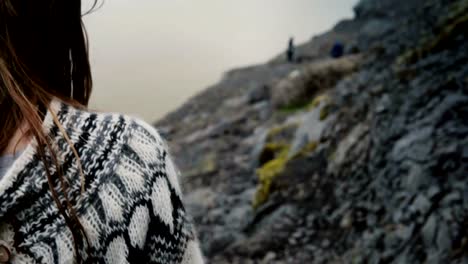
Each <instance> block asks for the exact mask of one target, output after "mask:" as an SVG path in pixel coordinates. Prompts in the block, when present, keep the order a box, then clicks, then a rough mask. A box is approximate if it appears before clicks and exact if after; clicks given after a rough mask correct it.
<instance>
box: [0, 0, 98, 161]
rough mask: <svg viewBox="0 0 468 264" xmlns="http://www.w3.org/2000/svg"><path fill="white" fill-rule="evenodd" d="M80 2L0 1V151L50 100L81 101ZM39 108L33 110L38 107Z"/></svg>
mask: <svg viewBox="0 0 468 264" xmlns="http://www.w3.org/2000/svg"><path fill="white" fill-rule="evenodd" d="M81 17H82V10H81V0H21V1H19V0H2V1H0V113H1V115H0V130H1V131H2V132H1V133H0V153H1V152H2V151H3V150H4V149H5V147H6V145H7V143H8V142H7V141H9V139H10V138H11V136H12V134H13V133H14V132H15V131H16V130H17V128H18V127H19V125H20V124H21V123H24V122H27V123H29V127H30V128H31V130H38V129H40V128H39V126H40V122H41V120H40V113H39V111H38V109H41V108H45V107H46V106H47V105H48V104H49V102H50V101H51V100H52V98H54V97H57V98H60V99H62V100H64V101H68V102H71V103H75V104H80V105H87V103H88V100H89V95H90V93H91V87H92V79H91V71H90V66H89V60H88V52H87V41H86V37H85V35H86V34H85V31H84V27H83V25H82V19H81ZM38 107H39V108H38Z"/></svg>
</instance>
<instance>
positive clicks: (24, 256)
mask: <svg viewBox="0 0 468 264" xmlns="http://www.w3.org/2000/svg"><path fill="white" fill-rule="evenodd" d="M51 109H52V110H50V111H49V112H48V113H47V115H46V117H45V119H44V124H43V129H44V131H45V132H46V133H47V135H48V136H49V137H50V138H51V139H52V142H53V146H54V147H55V148H56V151H55V152H57V153H58V159H59V161H60V164H61V167H62V171H63V175H65V178H66V180H67V182H68V184H69V193H70V194H69V196H70V199H71V201H72V203H73V204H74V205H75V208H76V211H77V214H78V217H79V219H80V222H81V223H82V225H83V227H84V230H85V232H86V234H87V237H88V238H89V242H90V247H89V250H88V251H87V252H89V254H88V253H84V256H85V258H86V260H88V262H89V263H109V264H116V263H122V264H123V263H203V260H202V255H201V252H200V249H199V245H198V242H197V239H196V235H195V232H194V229H193V227H192V224H191V220H190V218H189V217H188V216H187V214H186V212H185V211H184V207H183V204H182V199H181V190H180V187H179V183H178V179H177V177H178V172H177V171H176V168H175V167H174V164H173V162H172V160H171V159H170V157H169V154H168V151H167V147H166V145H165V143H164V142H163V140H162V139H161V137H160V136H159V134H158V133H157V132H156V130H155V129H154V128H152V127H151V126H150V125H148V124H146V123H144V122H142V121H139V120H137V119H133V118H129V117H126V116H122V115H118V114H102V113H93V112H87V111H82V110H78V109H75V108H73V107H71V106H68V105H66V104H64V103H61V102H58V101H54V102H52V104H51ZM52 113H55V115H56V117H57V118H58V120H59V121H60V123H61V124H62V127H63V129H64V130H65V131H66V133H67V134H68V137H69V139H70V141H72V142H73V145H74V147H75V149H76V150H77V152H78V155H79V157H80V159H81V168H82V170H83V172H84V175H85V181H83V182H84V184H85V192H83V193H81V182H82V181H81V179H82V174H80V170H79V168H80V167H79V164H78V162H77V159H76V158H75V155H74V153H73V150H72V148H70V144H69V143H68V142H67V139H66V137H65V136H64V134H63V133H62V131H63V130H62V129H61V128H60V127H59V126H57V125H56V124H55V122H54V114H52ZM46 156H47V160H49V161H51V155H50V153H49V152H47V153H46ZM50 171H51V172H52V174H53V175H56V172H57V169H56V168H55V166H53V165H51V167H50ZM56 185H57V186H59V185H58V182H57V184H56ZM57 190H58V189H57ZM62 198H63V197H62ZM0 249H2V250H3V252H4V251H5V249H7V251H10V254H9V255H10V260H9V263H57V264H62V263H75V262H76V261H75V259H76V257H75V253H76V252H75V250H74V242H73V237H72V233H71V231H70V229H69V228H68V226H67V225H66V223H65V220H64V218H63V217H62V215H61V214H60V213H59V211H58V209H57V206H56V204H55V202H54V200H53V197H52V195H51V192H50V190H49V186H48V183H47V177H46V170H45V168H44V165H43V163H42V162H41V161H40V159H39V157H38V155H37V142H36V141H34V140H33V142H32V143H31V144H29V146H28V147H27V148H26V150H25V151H24V152H23V154H22V155H21V156H20V157H19V158H18V159H17V160H16V162H15V163H14V164H13V166H12V167H11V168H10V169H9V170H8V172H7V173H6V174H5V175H4V177H3V178H2V179H1V180H0ZM81 251H82V250H81V249H80V252H81ZM80 255H82V254H80Z"/></svg>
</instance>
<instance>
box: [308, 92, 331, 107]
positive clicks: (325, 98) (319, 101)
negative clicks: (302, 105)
mask: <svg viewBox="0 0 468 264" xmlns="http://www.w3.org/2000/svg"><path fill="white" fill-rule="evenodd" d="M323 102H325V103H329V102H330V98H329V97H328V95H326V94H322V95H319V96H317V97H315V98H314V100H312V102H310V104H309V105H308V106H307V108H308V109H309V110H312V109H314V108H317V107H319V106H320V104H322V103H323Z"/></svg>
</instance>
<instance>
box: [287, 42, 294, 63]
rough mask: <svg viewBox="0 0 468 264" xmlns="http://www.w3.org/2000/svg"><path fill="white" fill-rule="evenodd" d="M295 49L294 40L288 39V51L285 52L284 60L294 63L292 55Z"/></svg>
mask: <svg viewBox="0 0 468 264" xmlns="http://www.w3.org/2000/svg"><path fill="white" fill-rule="evenodd" d="M295 52H296V48H295V47H294V38H290V39H289V44H288V50H287V51H286V58H287V59H288V62H294V55H295Z"/></svg>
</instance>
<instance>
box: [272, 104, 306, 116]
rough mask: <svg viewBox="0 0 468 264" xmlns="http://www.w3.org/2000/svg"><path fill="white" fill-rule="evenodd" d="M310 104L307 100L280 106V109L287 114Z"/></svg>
mask: <svg viewBox="0 0 468 264" xmlns="http://www.w3.org/2000/svg"><path fill="white" fill-rule="evenodd" d="M308 105H309V102H307V101H303V102H298V103H294V104H290V105H287V106H283V107H281V108H279V111H280V112H282V113H285V114H292V113H295V112H298V111H301V110H304V109H307V106H308Z"/></svg>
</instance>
